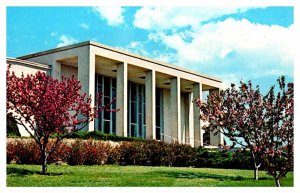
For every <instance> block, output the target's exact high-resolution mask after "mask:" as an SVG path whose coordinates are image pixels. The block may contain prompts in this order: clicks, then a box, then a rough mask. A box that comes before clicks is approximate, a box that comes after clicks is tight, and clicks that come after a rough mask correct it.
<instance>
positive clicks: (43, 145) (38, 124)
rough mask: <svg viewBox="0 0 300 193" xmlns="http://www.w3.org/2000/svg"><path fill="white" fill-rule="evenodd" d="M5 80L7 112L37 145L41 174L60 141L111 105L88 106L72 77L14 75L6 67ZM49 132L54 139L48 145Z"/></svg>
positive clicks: (85, 98)
mask: <svg viewBox="0 0 300 193" xmlns="http://www.w3.org/2000/svg"><path fill="white" fill-rule="evenodd" d="M6 80H7V85H6V94H7V102H6V106H7V114H8V115H9V116H11V117H13V119H14V120H15V121H16V122H17V124H19V125H22V126H24V128H25V129H26V131H27V132H28V133H30V135H31V137H32V138H33V139H34V140H35V141H36V143H37V144H38V146H39V148H40V152H41V160H42V173H44V174H45V173H46V172H47V158H48V156H49V155H51V153H53V151H54V150H55V149H56V148H57V146H58V145H59V143H60V141H61V140H62V139H63V138H65V137H67V136H69V135H70V134H72V133H74V132H76V131H79V130H81V129H82V128H84V127H85V126H87V124H88V123H89V122H90V121H92V120H93V119H94V118H95V117H96V116H97V115H98V112H99V111H103V110H109V108H108V107H109V106H110V104H111V103H109V104H106V105H104V106H101V107H100V106H98V104H97V105H96V107H92V105H91V104H92V100H91V97H90V96H89V97H87V96H86V93H84V94H81V84H80V82H79V81H78V80H76V79H75V78H74V76H72V78H70V79H69V78H64V77H63V78H62V81H58V80H57V79H53V78H52V77H50V76H49V75H47V74H46V73H42V72H39V71H38V72H37V73H36V74H35V75H32V74H31V75H27V76H24V75H23V74H22V75H21V76H20V77H18V76H16V75H15V73H14V72H10V66H8V68H7V73H6ZM97 98H98V99H99V100H101V99H102V98H100V96H98V97H97ZM97 101H98V100H97ZM99 104H100V103H99ZM53 135H55V138H56V141H55V142H54V143H53V144H52V146H51V147H49V143H48V142H49V138H50V136H53Z"/></svg>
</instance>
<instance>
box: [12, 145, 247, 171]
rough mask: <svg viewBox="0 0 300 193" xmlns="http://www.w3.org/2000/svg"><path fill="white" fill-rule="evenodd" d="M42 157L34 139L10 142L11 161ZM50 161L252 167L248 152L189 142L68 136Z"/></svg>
mask: <svg viewBox="0 0 300 193" xmlns="http://www.w3.org/2000/svg"><path fill="white" fill-rule="evenodd" d="M50 143H52V141H50ZM39 158H40V153H39V149H38V146H37V145H36V143H35V141H34V140H33V139H9V140H8V141H7V163H18V164H40V160H39ZM48 163H59V164H62V163H65V164H68V165H83V164H84V165H103V164H119V165H144V166H174V167H211V168H236V169H251V165H250V164H251V162H250V153H249V152H248V151H243V152H242V151H234V152H229V151H218V150H214V149H206V148H192V147H191V146H189V145H182V144H167V143H165V142H161V141H156V140H145V141H132V142H128V141H124V142H120V143H117V144H114V145H113V144H111V143H109V142H104V141H99V140H93V139H88V140H82V139H76V140H71V139H66V140H64V141H63V142H62V143H61V144H60V145H59V146H58V148H57V151H55V153H54V154H53V155H51V157H49V159H48Z"/></svg>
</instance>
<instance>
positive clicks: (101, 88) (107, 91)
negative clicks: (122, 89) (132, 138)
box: [96, 74, 116, 134]
mask: <svg viewBox="0 0 300 193" xmlns="http://www.w3.org/2000/svg"><path fill="white" fill-rule="evenodd" d="M96 93H103V95H104V96H103V100H102V101H101V103H102V104H99V105H100V106H102V105H104V104H108V103H110V102H111V101H112V99H113V98H115V97H116V79H115V78H111V77H106V76H102V75H98V74H96ZM115 108H116V101H115V102H113V104H112V105H111V106H110V109H115ZM96 130H98V131H101V132H103V133H109V134H116V113H115V112H110V111H102V112H99V117H98V120H97V121H96Z"/></svg>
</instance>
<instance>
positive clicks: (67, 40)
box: [56, 35, 78, 48]
mask: <svg viewBox="0 0 300 193" xmlns="http://www.w3.org/2000/svg"><path fill="white" fill-rule="evenodd" d="M59 41H60V42H59V43H58V44H57V46H56V47H57V48H58V47H62V46H67V45H71V44H74V43H77V42H78V41H77V40H76V39H74V38H72V37H70V36H66V35H61V36H60V37H59Z"/></svg>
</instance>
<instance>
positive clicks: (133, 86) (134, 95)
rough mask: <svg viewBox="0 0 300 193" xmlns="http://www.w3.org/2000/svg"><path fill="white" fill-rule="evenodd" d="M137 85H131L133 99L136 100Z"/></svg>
mask: <svg viewBox="0 0 300 193" xmlns="http://www.w3.org/2000/svg"><path fill="white" fill-rule="evenodd" d="M136 98H137V97H136V85H133V84H132V86H131V101H136Z"/></svg>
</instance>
